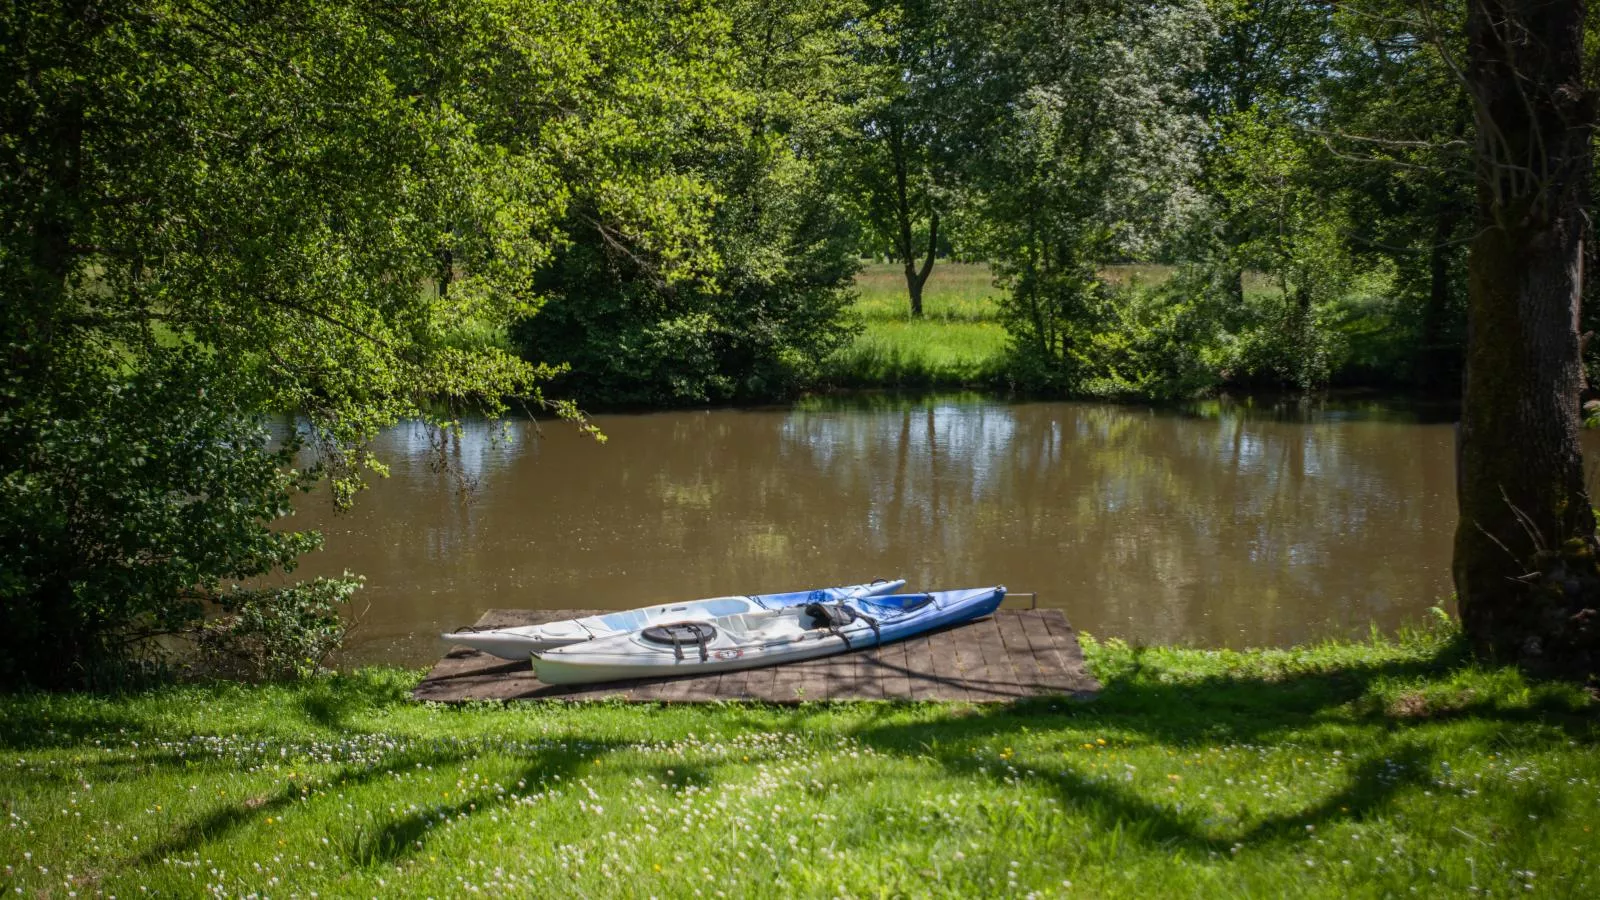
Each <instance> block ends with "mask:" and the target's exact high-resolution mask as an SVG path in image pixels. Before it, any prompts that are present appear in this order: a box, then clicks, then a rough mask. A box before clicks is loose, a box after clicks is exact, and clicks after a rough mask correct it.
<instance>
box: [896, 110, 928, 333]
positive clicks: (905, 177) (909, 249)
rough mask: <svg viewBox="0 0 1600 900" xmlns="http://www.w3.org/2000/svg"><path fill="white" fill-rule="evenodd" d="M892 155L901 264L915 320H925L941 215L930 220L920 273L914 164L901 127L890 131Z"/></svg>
mask: <svg viewBox="0 0 1600 900" xmlns="http://www.w3.org/2000/svg"><path fill="white" fill-rule="evenodd" d="M889 152H890V153H892V154H893V155H894V187H895V214H896V216H897V217H898V218H899V220H900V221H899V222H898V223H897V224H898V225H899V247H898V248H897V249H898V250H899V254H900V263H901V265H903V266H905V272H906V293H908V294H909V295H910V296H911V317H912V318H921V317H922V288H923V286H924V285H926V284H927V283H928V276H929V275H930V274H932V273H933V258H934V255H935V254H936V253H937V252H938V249H939V214H938V213H937V212H935V213H932V214H931V215H930V216H929V217H928V255H927V259H926V261H924V262H923V264H922V271H920V272H919V271H917V252H916V247H915V246H914V244H915V240H914V238H913V236H912V232H911V226H912V209H911V173H910V162H909V161H908V160H907V159H906V147H905V142H904V140H903V139H902V137H901V135H900V129H899V128H898V127H895V128H891V129H890V132H889Z"/></svg>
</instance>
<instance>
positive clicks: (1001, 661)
mask: <svg viewBox="0 0 1600 900" xmlns="http://www.w3.org/2000/svg"><path fill="white" fill-rule="evenodd" d="M971 631H972V636H973V644H974V645H976V647H977V649H978V658H979V659H981V660H983V675H982V681H981V682H980V684H979V687H980V689H981V693H982V694H983V698H984V699H986V700H996V699H1008V700H1009V699H1011V698H1013V697H1016V696H1017V691H1016V684H1017V675H1016V673H1015V672H1013V671H1011V664H1010V662H1009V661H1008V660H1007V659H1006V650H1005V647H1004V645H1002V644H1001V642H1000V632H999V630H997V629H996V628H995V625H994V617H993V616H990V617H987V618H984V619H980V620H978V621H976V622H974V623H972V629H971Z"/></svg>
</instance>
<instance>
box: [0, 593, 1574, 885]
mask: <svg viewBox="0 0 1600 900" xmlns="http://www.w3.org/2000/svg"><path fill="white" fill-rule="evenodd" d="M1086 650H1087V654H1088V657H1089V660H1090V664H1091V666H1092V668H1093V670H1094V671H1095V672H1096V674H1098V676H1099V677H1100V678H1101V679H1102V681H1103V682H1104V684H1105V691H1104V693H1103V694H1102V696H1101V697H1100V698H1099V699H1097V700H1094V701H1091V702H1069V701H1064V700H1063V701H1050V702H1034V703H1029V704H1023V705H1019V706H980V705H965V704H957V705H940V704H910V705H895V704H885V703H860V704H839V705H828V704H815V703H813V704H802V705H800V706H797V707H788V708H779V707H770V706H761V705H742V704H728V705H713V706H627V705H622V704H614V703H613V704H607V703H601V704H593V705H581V706H566V705H556V704H541V703H534V704H522V705H506V706H501V705H475V706H467V707H461V708H447V707H442V706H428V705H421V704H415V703H413V702H411V701H409V700H408V699H407V696H406V694H407V691H408V689H409V688H410V687H411V686H412V685H413V684H414V683H415V682H416V680H417V678H418V677H419V675H418V673H415V672H408V671H399V670H392V669H366V670H361V671H358V672H355V673H351V674H343V675H333V676H327V677H324V678H320V679H317V680H313V681H311V682H308V683H303V684H297V685H284V686H257V687H250V686H240V685H230V684H212V685H198V686H183V687H170V688H162V689H155V690H151V691H148V692H144V693H134V694H129V695H125V696H117V697H97V696H91V695H85V694H73V695H13V696H9V697H4V698H0V819H3V820H4V821H3V827H0V865H3V869H0V888H3V889H4V893H5V894H7V895H19V896H27V897H35V896H56V897H67V896H74V895H76V896H99V895H105V896H117V897H138V896H149V895H162V896H185V897H188V896H201V895H216V896H302V897H309V896H314V895H315V896H323V897H330V896H332V897H345V896H350V897H355V896H361V897H366V896H435V897H442V896H469V895H477V894H510V895H515V896H554V895H561V896H583V897H648V896H659V897H719V896H720V897H791V896H800V897H843V896H850V897H866V896H871V897H886V896H945V897H979V896H983V897H1001V896H1005V897H1013V896H1014V897H1029V896H1033V897H1041V896H1045V897H1068V896H1079V895H1081V896H1102V895H1118V896H1138V897H1152V896H1160V897H1186V896H1187V897H1223V896H1226V897H1234V896H1264V897H1283V896H1299V897H1344V896H1350V895H1356V896H1413V895H1415V896H1434V897H1506V896H1552V897H1573V898H1580V897H1592V896H1596V895H1597V894H1600V869H1597V868H1596V867H1595V866H1594V865H1593V862H1592V860H1591V859H1589V858H1588V857H1589V855H1590V854H1591V853H1593V852H1594V851H1596V850H1597V849H1600V840H1597V836H1596V834H1595V833H1594V829H1595V828H1596V827H1597V825H1600V822H1597V818H1600V817H1597V815H1596V813H1597V812H1600V752H1596V739H1597V738H1600V720H1597V714H1596V708H1597V704H1596V701H1595V699H1594V698H1593V697H1592V696H1590V695H1589V694H1588V693H1586V692H1585V691H1583V690H1581V689H1579V688H1576V687H1571V686H1563V685H1555V684H1540V683H1536V682H1531V681H1528V680H1526V679H1525V678H1524V677H1523V676H1521V675H1519V674H1517V673H1516V672H1514V671H1512V670H1509V669H1504V670H1503V669H1493V668H1482V667H1479V666H1476V665H1474V664H1470V663H1468V662H1466V661H1465V656H1464V654H1463V652H1462V650H1461V648H1460V645H1459V643H1458V640H1457V637H1456V635H1455V632H1454V631H1453V629H1452V628H1451V627H1449V626H1448V625H1440V626H1437V627H1434V628H1431V629H1428V630H1423V631H1416V632H1410V633H1406V634H1403V635H1401V636H1399V637H1398V638H1395V639H1382V638H1373V639H1371V640H1368V641H1364V642H1354V643H1331V644H1324V645H1318V646H1315V647H1307V648H1300V649H1293V650H1276V651H1259V652H1232V651H1208V650H1181V649H1159V650H1143V649H1138V648H1130V647H1128V646H1126V645H1124V644H1121V643H1117V642H1107V643H1095V642H1093V641H1090V642H1088V643H1087V646H1086Z"/></svg>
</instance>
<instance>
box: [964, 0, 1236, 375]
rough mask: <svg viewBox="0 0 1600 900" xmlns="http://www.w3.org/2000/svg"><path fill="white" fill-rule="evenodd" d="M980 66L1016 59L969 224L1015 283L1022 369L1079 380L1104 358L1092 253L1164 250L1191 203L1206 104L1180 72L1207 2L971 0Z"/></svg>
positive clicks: (1204, 29) (1205, 26) (975, 171)
mask: <svg viewBox="0 0 1600 900" xmlns="http://www.w3.org/2000/svg"><path fill="white" fill-rule="evenodd" d="M970 14H971V15H972V16H973V18H972V19H971V20H969V21H966V22H963V23H962V24H961V25H960V26H959V28H960V30H961V31H962V33H964V34H968V35H980V36H982V37H983V38H984V39H985V45H986V46H987V47H988V48H989V51H988V52H989V53H990V55H991V56H992V58H991V59H989V60H987V61H986V62H985V64H984V67H985V68H986V69H988V70H992V71H1007V72H1011V73H1014V74H1013V76H1012V78H1013V81H1012V86H1013V90H1014V93H1013V94H1012V96H1010V97H1008V98H1006V99H1005V102H1004V104H1003V109H1004V110H1005V113H1004V115H1003V116H1001V117H1000V118H999V119H998V120H997V121H995V122H994V124H993V125H992V128H991V132H992V137H990V139H989V142H988V143H989V146H991V147H992V148H993V149H992V152H991V153H990V154H989V155H988V157H987V158H986V159H985V160H984V164H983V165H982V166H981V167H979V166H974V167H972V175H971V183H972V189H971V194H972V196H971V199H970V203H971V204H972V207H973V208H974V209H975V211H976V212H975V213H974V215H973V218H974V219H976V220H978V222H980V223H981V224H980V225H977V226H975V227H974V228H973V230H974V231H975V232H976V233H975V234H974V235H972V236H971V238H970V239H971V240H972V241H973V242H974V243H975V244H976V245H977V246H979V247H981V248H982V249H983V251H984V253H985V255H986V256H987V257H988V259H989V260H990V262H991V265H992V266H993V267H994V269H995V271H996V273H997V274H998V276H999V280H1000V282H1001V283H1003V284H1004V285H1006V286H1007V287H1009V288H1010V294H1009V297H1008V299H1007V300H1006V305H1005V310H1004V317H1005V321H1006V325H1007V328H1008V330H1009V331H1010V332H1011V335H1012V340H1013V346H1014V350H1015V357H1016V359H1017V361H1018V365H1019V366H1020V369H1019V373H1020V374H1021V375H1022V376H1023V380H1024V381H1026V382H1028V383H1031V384H1033V385H1035V386H1044V385H1050V386H1056V387H1068V388H1081V387H1082V384H1083V379H1084V378H1085V377H1086V376H1088V375H1091V374H1095V373H1103V372H1104V371H1105V366H1106V360H1105V356H1106V353H1105V352H1103V351H1104V349H1105V348H1103V347H1100V346H1097V344H1096V341H1095V335H1096V334H1097V333H1098V332H1100V331H1102V327H1101V326H1102V325H1103V323H1104V321H1105V319H1106V312H1105V309H1104V293H1103V290H1102V286H1101V285H1100V282H1099V279H1098V275H1097V266H1098V265H1099V264H1100V263H1103V262H1105V261H1107V260H1111V259H1117V258H1130V257H1131V258H1138V257H1139V256H1141V255H1144V254H1148V253H1150V252H1151V251H1153V250H1156V249H1157V248H1158V247H1159V246H1160V245H1161V244H1162V242H1163V241H1164V240H1165V238H1166V236H1167V235H1168V234H1171V233H1172V232H1174V231H1176V230H1178V229H1179V228H1180V227H1181V226H1182V225H1183V224H1184V222H1185V220H1186V218H1187V217H1189V216H1190V215H1192V214H1193V213H1194V212H1196V210H1197V201H1198V197H1197V196H1196V194H1195V193H1194V191H1193V190H1192V187H1191V185H1192V181H1193V179H1194V177H1195V175H1196V174H1197V165H1198V161H1199V147H1200V138H1201V135H1202V131H1201V124H1202V123H1201V120H1200V119H1199V117H1197V116H1195V115H1193V114H1191V113H1189V112H1187V111H1186V110H1187V107H1188V104H1187V103H1186V99H1187V94H1186V88H1185V79H1186V78H1187V77H1188V76H1189V75H1190V74H1191V73H1192V71H1193V69H1194V68H1196V67H1197V66H1198V65H1199V64H1200V63H1201V61H1202V56H1201V49H1202V47H1203V46H1204V41H1203V39H1204V37H1205V35H1206V34H1207V33H1208V32H1209V30H1210V19H1209V16H1208V15H1207V12H1206V10H1205V7H1204V6H1203V5H1202V4H1200V3H1198V2H1187V0H1174V2H1166V3H1156V4H1148V3H1119V2H1107V3H1096V4H1085V5H1082V6H1073V7H1068V8H1040V7H1038V6H1037V5H1036V4H1032V3H1015V4H974V5H973V9H972V10H971V13H970Z"/></svg>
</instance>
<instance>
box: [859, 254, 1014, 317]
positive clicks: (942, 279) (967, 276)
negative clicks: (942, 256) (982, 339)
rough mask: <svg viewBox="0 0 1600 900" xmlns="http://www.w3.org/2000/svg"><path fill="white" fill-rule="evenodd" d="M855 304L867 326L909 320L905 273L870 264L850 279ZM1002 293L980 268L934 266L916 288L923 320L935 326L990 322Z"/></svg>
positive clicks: (981, 265) (977, 265) (951, 264)
mask: <svg viewBox="0 0 1600 900" xmlns="http://www.w3.org/2000/svg"><path fill="white" fill-rule="evenodd" d="M856 291H857V292H858V293H859V295H860V296H859V299H857V301H856V306H855V310H856V313H857V314H858V315H860V316H861V318H862V319H863V320H864V321H866V322H868V323H869V324H870V323H874V322H879V321H904V320H908V319H910V318H911V297H910V295H909V294H908V293H907V292H906V276H905V270H904V269H903V268H902V267H901V266H899V265H887V264H884V263H870V264H868V265H866V266H864V267H863V268H862V270H861V272H860V273H859V274H857V275H856ZM1004 293H1005V292H1004V291H1002V290H1001V289H1000V288H997V287H995V286H994V277H993V276H992V275H991V274H990V272H989V267H988V265H986V264H984V263H956V262H946V261H942V260H941V261H940V262H938V263H937V264H936V265H934V267H933V272H932V274H930V275H929V276H928V283H927V284H926V285H924V286H923V289H922V312H923V317H924V318H925V319H928V320H932V321H936V322H992V321H995V319H996V317H997V316H998V315H999V298H1000V297H1001V296H1003V295H1004Z"/></svg>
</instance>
